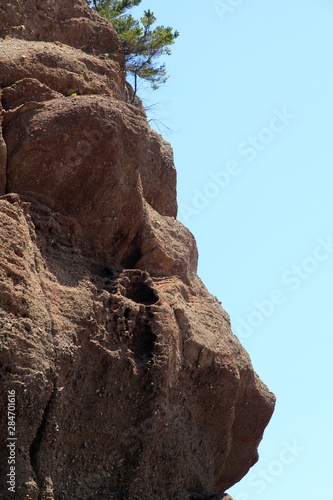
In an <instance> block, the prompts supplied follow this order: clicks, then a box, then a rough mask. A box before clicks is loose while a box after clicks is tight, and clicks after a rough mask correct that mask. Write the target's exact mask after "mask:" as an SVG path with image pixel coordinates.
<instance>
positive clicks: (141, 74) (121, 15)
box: [90, 0, 179, 100]
mask: <svg viewBox="0 0 333 500" xmlns="http://www.w3.org/2000/svg"><path fill="white" fill-rule="evenodd" d="M141 1H142V0H92V3H93V5H94V7H95V9H96V11H97V12H98V13H99V14H100V15H101V16H102V17H104V18H106V19H107V20H109V21H110V22H111V23H112V25H113V27H114V28H115V30H116V31H117V33H118V35H119V36H120V38H121V39H122V42H123V51H124V54H125V60H126V70H127V72H128V73H129V74H130V75H132V76H133V79H134V97H135V95H136V92H137V89H138V82H139V79H142V80H146V81H148V82H149V83H150V85H151V87H152V88H153V89H157V88H158V87H159V86H160V85H161V84H163V83H165V82H166V80H167V78H168V76H167V73H166V68H165V64H161V65H158V64H157V62H156V60H157V59H158V58H159V57H160V56H162V55H170V54H171V49H170V46H171V45H172V44H173V43H174V41H175V39H176V38H177V37H178V36H179V33H178V31H173V29H172V28H170V27H169V26H168V27H164V26H157V27H155V28H154V27H153V24H154V23H155V22H156V17H155V16H154V14H153V12H151V11H150V10H145V11H144V15H143V16H142V17H141V18H140V19H139V20H137V19H134V17H133V16H132V15H131V14H129V13H128V10H129V9H131V8H132V7H135V6H137V5H139V4H140V3H141ZM90 3H91V2H90ZM134 97H133V100H134Z"/></svg>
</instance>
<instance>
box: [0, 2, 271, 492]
mask: <svg viewBox="0 0 333 500" xmlns="http://www.w3.org/2000/svg"><path fill="white" fill-rule="evenodd" d="M36 16H37V17H36ZM40 16H42V18H43V23H41V24H38V22H37V21H36V19H40V18H41V17H40ZM55 19H56V20H57V23H58V24H57V26H55V25H54V24H55V23H54V20H55ZM0 24H1V25H2V28H1V29H2V30H3V33H6V34H9V35H11V36H10V37H9V38H6V39H4V40H0V56H1V57H0V68H2V71H0V86H1V88H2V104H1V105H2V107H3V112H2V118H1V120H2V122H1V133H0V190H1V194H3V196H2V197H1V198H0V329H1V337H2V342H1V351H0V367H1V377H2V386H3V389H4V390H3V391H2V393H1V398H2V399H1V407H2V408H5V407H6V406H7V390H15V393H16V425H17V448H16V493H15V498H18V499H23V498H25V499H26V498H30V499H36V500H37V499H38V498H42V499H56V500H58V499H59V500H62V499H78V500H79V499H80V500H84V499H105V500H106V499H108V500H109V499H110V498H114V499H119V500H121V499H132V500H135V499H136V500H138V499H141V500H150V499H156V500H157V499H165V500H167V499H178V500H185V499H188V500H190V499H208V498H216V499H221V498H224V499H225V500H226V499H227V498H228V497H227V496H226V495H223V494H224V491H225V490H226V489H227V488H228V487H230V486H231V485H232V484H234V483H235V482H237V481H239V480H240V479H241V477H242V476H243V475H244V474H246V472H247V471H248V469H249V468H250V467H251V466H252V465H253V464H254V463H255V462H256V460H257V447H258V444H259V442H260V440H261V439H262V435H263V431H264V429H265V427H266V425H267V423H268V421H269V419H270V417H271V414H272V411H273V407H274V396H273V395H272V394H271V393H270V392H269V391H268V389H267V388H266V386H265V385H264V384H263V383H262V382H261V381H260V380H259V378H258V377H257V375H256V374H255V372H254V371H253V368H252V365H251V361H250V359H249V357H248V355H247V353H246V352H245V351H244V349H243V348H242V346H241V345H240V343H239V342H238V340H237V338H236V337H235V336H234V335H233V334H232V332H231V330H230V321H229V317H228V315H227V313H225V311H224V310H223V309H222V308H221V305H220V303H219V302H218V301H217V299H215V298H214V297H212V296H211V295H210V294H209V293H208V292H207V290H206V289H205V287H204V285H203V284H202V283H201V281H200V280H199V278H198V277H197V275H196V266H197V250H196V245H195V241H194V238H193V236H192V235H191V234H190V232H189V231H188V230H187V229H186V228H184V226H182V224H180V223H179V222H178V221H177V220H176V219H175V217H176V213H177V205H176V177H175V168H174V165H173V157H172V150H171V148H170V145H169V144H168V143H166V142H165V141H164V140H163V139H162V138H161V137H160V136H159V135H158V134H156V132H154V131H152V130H151V129H150V127H149V125H148V124H147V121H146V117H145V113H144V112H143V111H142V110H140V109H138V108H137V107H134V106H131V105H129V104H126V102H125V97H124V95H125V90H124V82H123V78H122V76H121V70H120V73H119V71H118V69H119V68H121V56H119V49H117V47H118V48H119V46H120V45H119V40H118V39H117V38H116V37H115V34H114V31H113V29H112V27H110V26H109V25H108V24H107V23H106V22H105V21H103V20H101V19H100V18H99V17H98V16H96V14H95V13H93V12H92V11H90V10H89V9H88V8H87V7H86V4H85V2H83V1H80V0H77V1H72V0H71V1H70V2H69V0H61V1H60V0H58V1H57V2H53V1H51V0H49V1H47V2H45V1H44V2H43V3H42V5H41V3H40V2H39V1H38V0H27V1H26V2H24V4H23V5H22V2H20V3H19V8H18V5H17V2H16V1H15V0H13V1H10V2H7V3H6V5H1V6H0ZM21 25H23V26H24V27H25V29H24V30H23V31H22V30H21V31H20V30H19V29H18V27H19V26H21ZM68 26H71V27H73V26H77V28H76V30H77V32H76V33H73V29H69V28H68ZM81 30H82V31H81ZM74 31H75V30H74ZM87 33H89V36H88V37H87ZM12 35H15V36H16V37H19V38H25V40H23V39H18V38H13V36H12ZM81 37H83V38H85V40H86V41H87V43H86V45H85V47H84V49H82V47H80V46H79V43H81V41H82V40H81ZM107 37H109V39H108V38H107ZM111 39H112V40H113V42H112V43H113V44H114V47H115V48H116V50H118V56H117V58H115V60H113V61H110V60H108V61H107V62H105V61H104V60H101V59H99V58H98V57H96V54H97V53H99V51H100V50H101V44H102V43H104V42H103V41H102V40H104V41H105V40H111ZM80 40H81V41H80ZM54 41H60V42H61V43H62V44H63V43H66V44H68V45H71V47H69V46H67V45H66V46H63V45H59V44H57V43H54ZM108 43H109V42H108ZM110 43H111V42H110ZM40 44H43V46H45V50H46V52H47V57H48V60H49V61H51V62H52V63H51V64H50V65H49V66H47V64H44V63H45V60H44V63H43V60H42V54H43V49H42V45H40ZM1 47H2V48H3V50H2V49H1ZM7 48H8V51H9V52H7ZM80 48H81V50H80ZM104 49H105V47H104ZM83 50H84V52H83ZM105 51H106V50H105ZM9 53H10V57H9V56H8V54H9ZM87 54H90V55H87ZM24 55H25V56H26V57H25V58H23V56H24ZM22 58H23V59H22ZM56 61H59V64H58V65H57V63H56ZM104 64H105V66H103V65H104ZM101 65H102V66H103V68H104V70H103V71H104V77H103V78H100V75H101V73H102V70H101ZM117 65H118V66H117ZM22 68H24V71H23V70H22ZM69 68H70V69H69ZM87 68H88V69H89V72H88V73H87V71H88V69H87ZM117 68H118V69H117ZM57 69H58V70H59V72H60V73H59V74H58V76H55V74H56V73H55V72H56V70H57ZM60 75H61V78H60ZM73 75H74V76H73ZM60 81H61V84H60V83H59V82H60ZM73 81H75V82H77V84H78V85H79V84H80V85H81V87H80V89H81V91H80V92H77V93H78V94H80V95H77V96H72V95H71V90H73V89H74V87H73ZM75 88H76V87H75ZM75 93H76V92H75ZM1 419H2V420H1V429H2V431H1V436H0V438H1V442H2V443H5V441H6V437H7V434H6V433H7V425H6V421H5V413H2V414H1ZM0 458H1V470H2V471H4V472H3V476H2V483H1V488H2V493H3V494H6V492H7V485H6V480H7V478H6V477H5V474H6V472H7V470H6V468H7V467H8V464H7V458H8V457H7V450H6V448H5V446H2V447H1V456H0ZM212 495H215V497H211V496H212Z"/></svg>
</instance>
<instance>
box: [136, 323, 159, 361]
mask: <svg viewBox="0 0 333 500" xmlns="http://www.w3.org/2000/svg"><path fill="white" fill-rule="evenodd" d="M155 342H156V335H155V334H154V333H153V332H152V330H151V327H150V325H149V324H147V323H145V324H144V325H140V326H138V327H137V328H135V329H134V330H133V337H132V343H131V345H130V348H131V350H132V351H133V352H134V354H135V355H136V356H137V358H138V359H139V360H142V361H146V362H147V361H149V360H150V359H151V358H152V357H153V350H154V345H155Z"/></svg>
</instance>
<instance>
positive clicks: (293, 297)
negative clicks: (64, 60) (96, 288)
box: [133, 0, 333, 500]
mask: <svg viewBox="0 0 333 500" xmlns="http://www.w3.org/2000/svg"><path fill="white" fill-rule="evenodd" d="M141 6H142V8H151V9H152V10H153V11H154V13H155V15H156V16H157V18H158V22H159V23H160V24H163V25H170V26H172V27H174V28H177V29H178V30H179V31H180V38H179V39H178V40H177V41H176V43H175V45H174V47H173V54H172V56H170V57H167V58H166V63H167V68H168V71H169V74H170V75H171V76H170V79H169V80H168V82H167V84H166V85H165V86H164V87H163V88H162V89H160V90H158V91H156V92H150V93H148V94H147V95H146V98H147V99H148V100H149V101H150V102H151V103H154V102H160V105H159V108H160V109H159V110H157V111H156V112H155V115H156V117H157V118H159V119H162V120H164V122H165V123H166V125H168V126H169V127H171V129H172V130H173V132H172V134H170V135H166V134H165V133H163V135H164V137H165V138H166V139H167V140H169V141H170V142H171V144H172V146H173V149H174V155H175V163H176V167H177V171H178V202H179V219H180V220H181V221H182V222H183V223H184V224H185V225H186V226H187V227H189V229H190V230H191V231H192V232H193V234H194V235H195V237H196V240H197V244H198V248H199V255H200V259H199V275H200V277H201V278H202V280H203V281H204V283H205V284H206V286H207V287H208V289H209V291H210V292H211V293H213V294H214V295H216V296H217V297H218V298H219V299H220V300H221V301H222V304H223V306H224V308H225V309H226V310H227V312H228V313H229V314H230V316H231V323H232V327H233V330H234V333H235V334H237V335H238V336H239V338H240V339H241V341H242V344H243V345H244V347H245V348H246V349H247V351H248V352H249V354H250V356H251V359H252V362H253V365H254V368H255V370H256V371H257V372H258V374H259V375H260V377H261V378H262V379H263V380H264V382H265V383H266V384H267V385H268V387H269V388H270V389H271V390H272V391H273V392H274V393H275V394H276V396H277V406H276V411H275V414H274V417H273V419H272V420H271V423H270V424H269V426H268V428H267V430H266V432H265V436H264V440H263V442H262V444H261V445H260V448H259V453H260V460H259V463H258V464H257V465H256V466H255V467H253V468H252V469H251V471H250V472H249V474H248V475H247V476H246V477H245V478H244V479H243V480H242V481H241V482H240V483H239V484H237V485H236V486H234V487H233V488H231V489H230V493H231V494H232V496H233V497H234V500H265V499H268V498H269V500H281V498H286V499H302V500H313V498H318V499H319V498H320V499H321V500H329V499H331V498H332V493H331V479H330V478H331V474H332V465H333V463H332V462H333V461H332V456H331V450H332V447H333V439H332V416H333V411H332V410H333V402H332V392H333V391H332V373H331V367H332V351H333V340H332V338H333V331H332V330H333V314H332V288H333V283H332V274H333V220H332V212H333V210H332V208H333V206H332V205H333V201H332V188H333V168H332V163H333V140H332V133H333V69H332V68H333V28H332V25H333V3H332V1H331V0H315V1H313V0H312V1H309V0H279V1H275V2H273V1H270V2H269V1H267V0H243V1H242V0H226V1H225V2H223V1H220V2H215V5H214V1H213V0H205V1H203V0H201V1H200V0H168V1H165V0H154V1H153V0H143V2H142V4H141ZM141 6H140V9H141ZM136 12H137V13H139V8H136V9H135V10H133V14H135V13H136ZM141 94H144V92H143V90H142V91H141Z"/></svg>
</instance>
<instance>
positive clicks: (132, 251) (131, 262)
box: [121, 235, 142, 269]
mask: <svg viewBox="0 0 333 500" xmlns="http://www.w3.org/2000/svg"><path fill="white" fill-rule="evenodd" d="M141 257H142V253H141V249H140V245H139V237H138V235H136V236H135V238H134V240H133V241H132V243H131V244H130V245H129V247H128V248H127V250H126V252H125V254H124V256H123V258H122V262H121V264H122V266H124V267H125V268H126V269H133V268H134V267H135V266H136V264H137V263H138V262H139V260H140V259H141Z"/></svg>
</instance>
